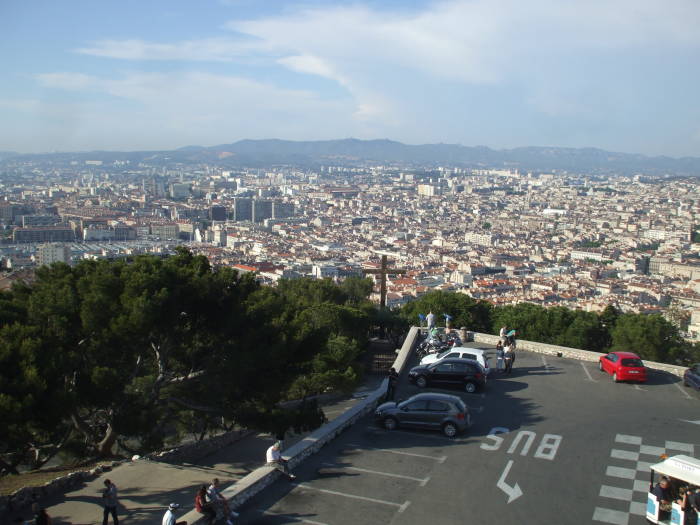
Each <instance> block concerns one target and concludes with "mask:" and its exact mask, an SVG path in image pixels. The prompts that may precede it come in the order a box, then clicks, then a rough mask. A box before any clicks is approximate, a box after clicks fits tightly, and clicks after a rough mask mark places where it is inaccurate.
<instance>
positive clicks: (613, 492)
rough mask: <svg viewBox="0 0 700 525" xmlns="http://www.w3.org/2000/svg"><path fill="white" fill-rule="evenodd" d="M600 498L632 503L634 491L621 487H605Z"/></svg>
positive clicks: (601, 490) (601, 489) (601, 488)
mask: <svg viewBox="0 0 700 525" xmlns="http://www.w3.org/2000/svg"><path fill="white" fill-rule="evenodd" d="M599 495H600V497H602V498H611V499H619V500H620V501H630V500H631V499H632V491H631V490H630V489H621V488H620V487H611V486H609V485H603V486H602V487H600V494H599Z"/></svg>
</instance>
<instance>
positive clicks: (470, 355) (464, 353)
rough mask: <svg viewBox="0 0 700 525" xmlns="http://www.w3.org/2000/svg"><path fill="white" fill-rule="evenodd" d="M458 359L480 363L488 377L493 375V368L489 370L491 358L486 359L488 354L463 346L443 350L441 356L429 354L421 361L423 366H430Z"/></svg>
mask: <svg viewBox="0 0 700 525" xmlns="http://www.w3.org/2000/svg"><path fill="white" fill-rule="evenodd" d="M448 357H450V358H457V359H470V360H472V361H476V362H477V363H479V364H480V365H481V366H482V368H483V369H484V371H485V372H486V375H488V374H490V373H491V368H489V358H488V357H486V352H485V351H484V350H481V349H479V348H465V347H463V346H458V347H457V348H450V349H449V350H443V351H442V352H440V353H439V354H428V355H426V356H425V357H424V358H423V359H421V360H420V364H421V365H429V364H431V363H435V362H437V361H440V360H442V359H446V358H448Z"/></svg>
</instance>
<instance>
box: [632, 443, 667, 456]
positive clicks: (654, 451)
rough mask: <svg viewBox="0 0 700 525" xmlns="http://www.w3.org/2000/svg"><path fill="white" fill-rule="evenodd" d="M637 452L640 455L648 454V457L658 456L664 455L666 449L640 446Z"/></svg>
mask: <svg viewBox="0 0 700 525" xmlns="http://www.w3.org/2000/svg"><path fill="white" fill-rule="evenodd" d="M639 452H640V453H641V454H649V455H650V456H660V455H661V454H665V453H666V449H665V448H663V447H652V446H650V445H642V446H641V447H639Z"/></svg>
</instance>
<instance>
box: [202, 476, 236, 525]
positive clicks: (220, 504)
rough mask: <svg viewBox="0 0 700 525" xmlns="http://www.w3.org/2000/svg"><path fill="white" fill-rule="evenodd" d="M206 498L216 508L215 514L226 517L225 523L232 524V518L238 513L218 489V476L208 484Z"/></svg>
mask: <svg viewBox="0 0 700 525" xmlns="http://www.w3.org/2000/svg"><path fill="white" fill-rule="evenodd" d="M207 499H208V500H209V502H210V503H211V504H212V505H213V506H214V508H216V509H218V510H217V512H216V514H217V516H223V517H225V518H226V523H227V524H229V525H230V524H232V523H233V519H234V518H237V517H238V513H237V512H234V511H233V509H231V507H229V504H228V500H227V499H226V498H225V497H224V495H223V494H221V491H220V490H219V478H214V479H213V480H212V481H211V485H209V488H208V489H207Z"/></svg>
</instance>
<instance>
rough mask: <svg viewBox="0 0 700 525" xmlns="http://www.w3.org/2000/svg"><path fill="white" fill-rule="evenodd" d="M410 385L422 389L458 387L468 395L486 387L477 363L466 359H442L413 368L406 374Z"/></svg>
mask: <svg viewBox="0 0 700 525" xmlns="http://www.w3.org/2000/svg"><path fill="white" fill-rule="evenodd" d="M408 380H409V381H410V382H411V383H414V384H415V385H417V386H419V387H420V388H424V387H426V386H428V385H433V386H441V387H450V386H458V387H460V388H463V389H464V390H465V391H467V392H469V393H470V394H471V393H473V392H476V390H477V388H483V387H484V386H486V374H485V373H484V369H483V368H482V367H481V365H479V363H477V362H472V361H468V360H466V359H453V358H450V359H442V360H440V361H438V362H437V363H432V364H429V365H423V366H415V367H413V368H411V370H410V371H409V372H408Z"/></svg>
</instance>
